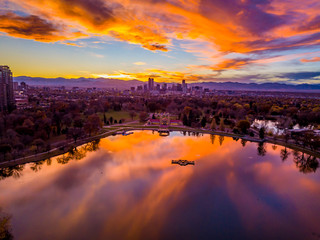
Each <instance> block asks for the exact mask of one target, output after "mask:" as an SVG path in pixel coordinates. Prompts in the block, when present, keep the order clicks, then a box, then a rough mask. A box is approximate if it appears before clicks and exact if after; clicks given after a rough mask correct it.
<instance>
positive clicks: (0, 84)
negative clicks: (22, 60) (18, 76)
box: [0, 66, 14, 112]
mask: <svg viewBox="0 0 320 240" xmlns="http://www.w3.org/2000/svg"><path fill="white" fill-rule="evenodd" d="M13 107H14V96H13V82H12V72H11V71H10V68H9V67H8V66H0V111H1V112H2V111H8V110H10V109H13Z"/></svg>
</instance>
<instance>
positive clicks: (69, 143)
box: [0, 121, 320, 168]
mask: <svg viewBox="0 0 320 240" xmlns="http://www.w3.org/2000/svg"><path fill="white" fill-rule="evenodd" d="M135 123H138V122H137V121H132V122H129V123H125V124H116V125H109V126H104V127H103V128H104V129H105V130H108V131H107V132H104V133H101V134H99V135H95V136H91V137H87V138H84V139H80V140H78V141H77V142H76V143H74V142H73V141H67V142H66V144H65V145H64V146H62V147H55V148H53V149H51V150H49V151H47V152H42V153H38V154H33V155H30V156H26V157H22V158H18V159H14V160H10V161H5V162H0V168H1V167H10V166H16V165H20V164H24V163H29V162H36V161H41V160H44V159H47V158H50V157H55V156H57V155H60V154H64V153H67V152H68V150H69V149H68V147H70V146H75V147H77V146H80V145H83V144H85V143H88V142H91V141H94V140H97V139H101V138H103V137H107V136H110V135H113V134H117V133H119V132H121V131H122V132H126V131H132V130H151V131H158V129H159V126H156V125H154V126H142V125H128V124H135ZM114 127H118V128H116V129H113V128H114ZM111 129H112V130H111ZM168 129H169V130H170V131H187V132H198V133H203V134H214V135H221V136H226V137H235V138H241V139H244V140H247V141H250V142H269V143H273V144H277V145H281V146H284V147H289V148H292V149H297V150H299V151H303V152H305V153H307V154H311V155H315V156H317V157H320V153H319V152H315V151H312V150H311V149H307V148H303V147H301V146H298V145H296V144H293V143H291V142H287V143H286V142H284V141H282V140H279V139H274V138H270V137H266V138H265V139H263V140H261V139H259V138H254V137H250V136H247V135H239V134H234V133H230V132H225V131H218V130H216V131H212V130H210V129H204V128H201V129H195V128H191V127H187V126H172V127H171V126H168ZM109 130H110V131H109ZM58 143H60V144H61V141H60V142H58ZM58 143H55V145H57V144H58Z"/></svg>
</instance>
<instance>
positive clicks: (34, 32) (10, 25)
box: [0, 12, 83, 42]
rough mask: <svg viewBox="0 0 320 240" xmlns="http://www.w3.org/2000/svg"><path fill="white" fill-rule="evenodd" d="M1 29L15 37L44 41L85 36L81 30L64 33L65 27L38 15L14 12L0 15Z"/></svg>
mask: <svg viewBox="0 0 320 240" xmlns="http://www.w3.org/2000/svg"><path fill="white" fill-rule="evenodd" d="M0 30H1V31H3V32H5V33H7V34H8V35H10V36H13V37H20V38H27V39H34V40H37V41H42V42H52V41H59V40H67V39H69V38H72V37H78V36H83V35H82V34H80V33H79V32H75V33H73V34H72V35H71V34H62V33H64V32H63V29H62V28H61V26H59V25H54V24H52V23H50V22H48V21H46V20H44V19H42V18H40V17H38V16H34V15H30V16H25V17H21V16H18V15H16V14H14V13H11V12H9V13H6V14H3V15H0Z"/></svg>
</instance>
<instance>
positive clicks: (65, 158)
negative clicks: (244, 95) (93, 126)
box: [0, 132, 319, 180]
mask: <svg viewBox="0 0 320 240" xmlns="http://www.w3.org/2000/svg"><path fill="white" fill-rule="evenodd" d="M182 134H183V135H184V136H185V135H186V134H188V135H190V134H191V135H192V136H195V137H200V136H201V135H203V134H196V133H193V132H182ZM215 139H216V135H213V134H211V135H210V141H211V143H212V144H213V145H214V144H215ZM224 139H225V137H224V136H219V139H218V140H219V141H218V144H219V145H220V146H222V144H223V142H224ZM233 140H234V141H236V142H238V140H239V138H233ZM99 143H100V139H98V140H95V141H93V142H90V143H87V144H85V145H82V146H80V147H71V148H70V149H69V151H68V152H67V153H65V154H62V155H60V156H58V157H57V158H56V160H57V163H59V164H67V163H69V162H70V161H71V160H81V159H83V158H85V157H86V154H87V152H93V151H96V150H98V149H99ZM240 144H241V145H242V146H243V147H246V146H247V140H244V139H241V142H240ZM266 145H267V144H266V143H264V142H259V143H258V146H257V155H258V156H262V157H263V156H265V155H266V154H267V147H266ZM272 149H273V150H274V151H275V150H276V149H277V146H276V145H272ZM291 153H292V155H293V161H294V163H295V165H296V167H297V168H298V169H299V171H300V172H302V173H314V172H316V170H317V169H318V168H319V160H318V159H317V158H316V157H315V156H312V155H308V154H306V153H303V152H300V151H297V150H290V149H288V148H287V147H285V148H284V149H281V150H280V159H281V160H282V161H283V162H284V161H286V160H287V159H288V158H289V156H290V154H291ZM45 163H46V165H47V166H50V165H51V164H52V159H51V158H49V159H46V160H42V161H38V162H33V163H30V164H29V165H30V169H31V170H32V171H34V172H38V171H40V170H41V169H42V167H43V166H44V164H45ZM24 168H25V165H17V166H14V167H6V168H0V180H2V179H5V178H8V177H14V178H19V177H20V176H21V175H22V171H23V169H24Z"/></svg>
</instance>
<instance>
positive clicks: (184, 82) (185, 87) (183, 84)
mask: <svg viewBox="0 0 320 240" xmlns="http://www.w3.org/2000/svg"><path fill="white" fill-rule="evenodd" d="M182 91H183V92H187V84H186V80H182Z"/></svg>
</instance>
